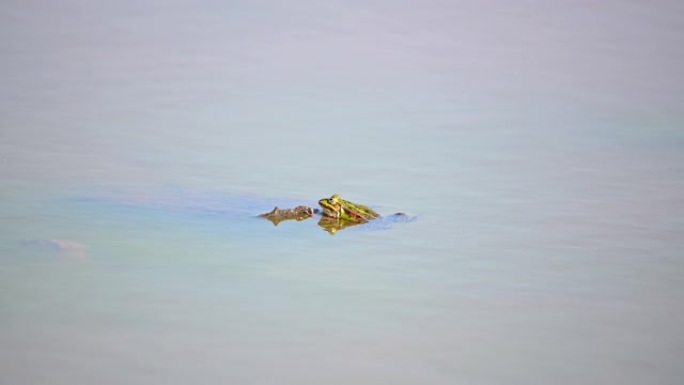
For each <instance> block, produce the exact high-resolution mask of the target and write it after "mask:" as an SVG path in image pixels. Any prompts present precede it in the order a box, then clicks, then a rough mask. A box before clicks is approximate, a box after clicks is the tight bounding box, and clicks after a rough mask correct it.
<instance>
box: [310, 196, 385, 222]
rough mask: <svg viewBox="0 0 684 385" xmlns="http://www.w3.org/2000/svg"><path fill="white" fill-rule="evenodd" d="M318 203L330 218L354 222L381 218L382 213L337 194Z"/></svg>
mask: <svg viewBox="0 0 684 385" xmlns="http://www.w3.org/2000/svg"><path fill="white" fill-rule="evenodd" d="M318 204H319V205H320V206H321V207H322V208H323V211H322V215H323V216H326V217H330V218H337V219H343V220H346V221H350V222H354V223H366V222H368V221H370V220H372V219H377V218H380V214H378V213H377V212H375V211H374V210H373V209H371V208H370V207H368V206H365V205H361V204H358V203H353V202H350V201H348V200H344V199H342V198H341V197H340V196H339V195H337V194H333V195H332V196H331V197H330V198H323V199H321V200H319V201H318Z"/></svg>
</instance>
